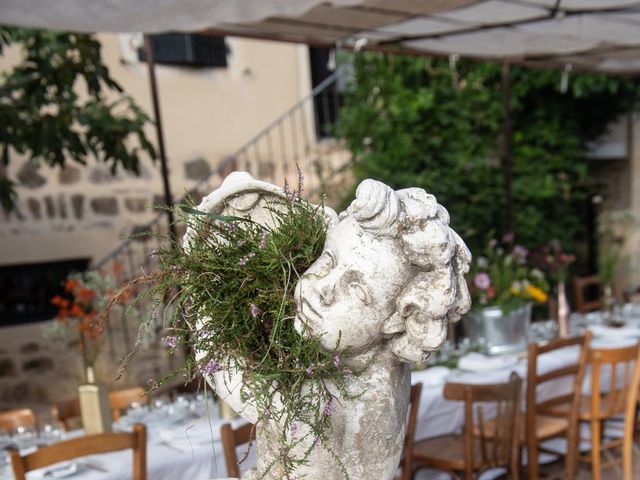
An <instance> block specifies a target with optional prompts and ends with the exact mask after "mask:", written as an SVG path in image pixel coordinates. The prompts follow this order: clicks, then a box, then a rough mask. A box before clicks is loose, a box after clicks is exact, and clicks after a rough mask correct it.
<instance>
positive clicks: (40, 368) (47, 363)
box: [22, 357, 55, 373]
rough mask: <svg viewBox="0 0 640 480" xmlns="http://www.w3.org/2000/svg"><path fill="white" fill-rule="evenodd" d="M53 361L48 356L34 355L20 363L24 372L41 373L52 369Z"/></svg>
mask: <svg viewBox="0 0 640 480" xmlns="http://www.w3.org/2000/svg"><path fill="white" fill-rule="evenodd" d="M54 366H55V364H54V362H53V360H52V359H51V358H49V357H36V358H31V359H29V360H26V361H25V362H23V363H22V369H23V370H24V371H26V372H37V373H43V372H48V371H50V370H53V369H54Z"/></svg>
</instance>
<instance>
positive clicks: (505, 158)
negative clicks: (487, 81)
mask: <svg viewBox="0 0 640 480" xmlns="http://www.w3.org/2000/svg"><path fill="white" fill-rule="evenodd" d="M502 113H503V118H502V155H501V157H502V158H501V164H502V174H503V175H504V193H505V201H506V208H505V217H506V218H505V219H506V231H505V233H509V232H513V148H512V142H513V130H512V124H511V85H510V82H509V63H508V62H503V64H502Z"/></svg>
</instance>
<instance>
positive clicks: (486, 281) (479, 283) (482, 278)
mask: <svg viewBox="0 0 640 480" xmlns="http://www.w3.org/2000/svg"><path fill="white" fill-rule="evenodd" d="M473 283H474V284H475V286H476V287H477V288H479V289H480V290H486V289H487V288H489V287H490V286H491V277H489V275H488V274H487V273H485V272H480V273H476V276H475V278H474V279H473Z"/></svg>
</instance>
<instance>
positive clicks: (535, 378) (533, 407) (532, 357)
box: [524, 331, 591, 478]
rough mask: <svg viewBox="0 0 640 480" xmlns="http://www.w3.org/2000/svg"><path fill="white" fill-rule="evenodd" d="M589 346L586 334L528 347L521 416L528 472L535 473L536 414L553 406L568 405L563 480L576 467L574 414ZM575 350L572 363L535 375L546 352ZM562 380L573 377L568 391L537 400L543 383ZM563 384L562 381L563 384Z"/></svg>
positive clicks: (589, 335)
mask: <svg viewBox="0 0 640 480" xmlns="http://www.w3.org/2000/svg"><path fill="white" fill-rule="evenodd" d="M590 343H591V332H588V331H587V332H586V333H585V334H584V335H580V336H575V337H569V338H561V339H559V340H555V341H551V342H549V343H547V344H545V345H539V344H537V343H531V344H529V355H528V365H527V393H526V399H527V406H526V413H525V425H524V433H525V443H526V445H527V449H528V452H529V453H530V455H529V466H530V471H533V472H537V468H535V467H534V469H533V470H531V468H532V464H534V463H535V462H537V458H538V432H537V427H536V422H537V418H536V417H537V415H544V414H550V413H551V412H553V409H554V408H555V407H560V406H562V407H563V408H566V406H567V405H569V408H570V410H569V412H568V413H569V418H568V420H569V424H568V427H569V428H568V430H567V439H568V444H567V460H566V467H567V475H568V477H567V478H572V477H573V475H574V469H575V468H576V466H577V465H576V462H577V455H578V440H579V436H578V428H579V426H578V415H579V413H580V399H581V397H582V392H581V386H582V381H583V379H584V372H585V369H586V364H587V354H588V351H589V344H590ZM572 347H573V348H578V349H579V350H578V351H577V352H576V357H575V358H576V360H575V362H573V363H570V364H568V365H563V366H561V367H558V368H555V369H552V370H547V371H546V372H545V373H542V374H540V373H538V370H539V359H540V356H541V355H544V354H546V353H550V352H557V351H559V350H562V349H569V348H572ZM565 377H573V380H572V382H571V383H567V385H571V388H570V389H569V390H568V391H567V390H560V391H558V392H557V394H556V395H552V396H549V397H547V398H545V399H544V400H538V398H537V392H538V388H539V387H540V386H542V385H544V384H545V383H547V382H557V381H558V380H559V379H564V378H565ZM563 384H564V382H563Z"/></svg>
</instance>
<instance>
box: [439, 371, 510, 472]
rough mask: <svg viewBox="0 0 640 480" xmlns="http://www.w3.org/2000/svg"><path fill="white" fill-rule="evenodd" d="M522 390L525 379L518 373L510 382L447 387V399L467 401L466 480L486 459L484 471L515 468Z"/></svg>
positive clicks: (445, 396)
mask: <svg viewBox="0 0 640 480" xmlns="http://www.w3.org/2000/svg"><path fill="white" fill-rule="evenodd" d="M521 390H522V380H521V379H520V377H519V376H518V375H517V374H516V373H515V372H512V373H511V376H510V378H509V382H507V383H500V384H492V385H483V384H464V383H447V384H446V385H445V387H444V398H446V399H448V400H458V401H464V435H463V437H464V440H463V441H464V462H465V478H472V474H473V470H474V461H473V460H474V458H478V457H480V458H481V459H482V466H481V469H483V470H484V469H487V468H492V467H497V466H507V467H508V468H509V469H511V467H512V466H513V465H514V461H513V460H514V458H515V456H516V455H517V454H518V448H517V445H518V414H519V411H520V397H521ZM474 409H475V415H474ZM475 448H479V449H480V453H479V454H476V455H474V449H475ZM511 473H512V474H514V472H511Z"/></svg>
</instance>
